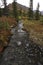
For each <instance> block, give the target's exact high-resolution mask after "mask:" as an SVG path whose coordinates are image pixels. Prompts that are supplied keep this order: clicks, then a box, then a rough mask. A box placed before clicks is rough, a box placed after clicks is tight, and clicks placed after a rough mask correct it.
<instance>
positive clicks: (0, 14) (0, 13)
mask: <svg viewBox="0 0 43 65" xmlns="http://www.w3.org/2000/svg"><path fill="white" fill-rule="evenodd" d="M1 16H2V9H1V8H0V17H1Z"/></svg>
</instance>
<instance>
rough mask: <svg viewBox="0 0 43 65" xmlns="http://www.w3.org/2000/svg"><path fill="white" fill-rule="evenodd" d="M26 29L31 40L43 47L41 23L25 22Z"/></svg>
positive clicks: (42, 26) (42, 27)
mask: <svg viewBox="0 0 43 65" xmlns="http://www.w3.org/2000/svg"><path fill="white" fill-rule="evenodd" d="M23 23H24V28H25V29H26V30H27V31H28V32H29V33H30V38H31V39H32V40H33V41H34V42H35V43H37V44H40V45H43V25H41V24H40V22H39V21H35V20H32V21H31V20H26V19H25V20H24V22H23Z"/></svg>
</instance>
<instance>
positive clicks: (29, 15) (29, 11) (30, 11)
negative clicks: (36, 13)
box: [28, 0, 33, 19]
mask: <svg viewBox="0 0 43 65" xmlns="http://www.w3.org/2000/svg"><path fill="white" fill-rule="evenodd" d="M28 17H29V18H28V19H33V0H30V8H29V10H28Z"/></svg>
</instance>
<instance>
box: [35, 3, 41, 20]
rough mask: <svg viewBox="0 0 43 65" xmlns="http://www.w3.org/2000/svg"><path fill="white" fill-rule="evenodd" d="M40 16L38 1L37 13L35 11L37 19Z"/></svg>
mask: <svg viewBox="0 0 43 65" xmlns="http://www.w3.org/2000/svg"><path fill="white" fill-rule="evenodd" d="M39 18H40V14H39V3H38V5H37V10H36V13H35V19H36V20H39Z"/></svg>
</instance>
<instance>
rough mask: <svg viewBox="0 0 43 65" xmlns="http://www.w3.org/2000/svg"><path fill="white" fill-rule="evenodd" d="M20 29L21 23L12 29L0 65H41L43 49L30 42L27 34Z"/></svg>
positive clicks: (42, 62) (42, 63)
mask: <svg viewBox="0 0 43 65" xmlns="http://www.w3.org/2000/svg"><path fill="white" fill-rule="evenodd" d="M22 28H23V23H22V21H19V23H18V25H17V26H16V27H15V28H12V30H11V32H12V34H13V36H12V38H11V40H10V43H9V45H8V47H7V48H6V49H5V51H4V53H3V57H2V60H1V63H0V65H43V47H40V46H38V45H36V44H35V43H34V42H33V41H31V40H30V39H29V38H28V35H29V34H28V33H27V32H26V31H23V30H22Z"/></svg>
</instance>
